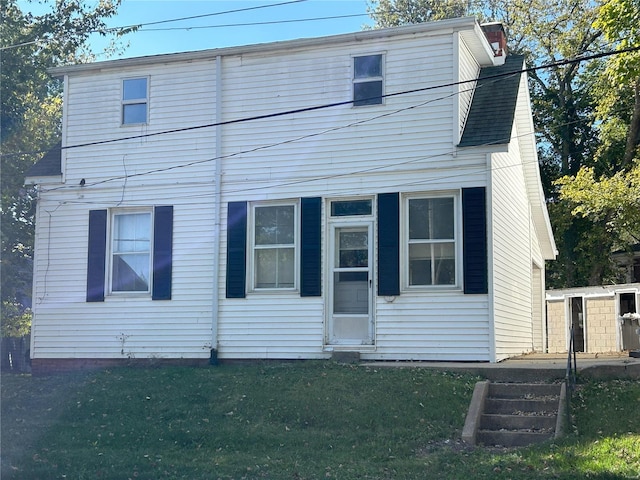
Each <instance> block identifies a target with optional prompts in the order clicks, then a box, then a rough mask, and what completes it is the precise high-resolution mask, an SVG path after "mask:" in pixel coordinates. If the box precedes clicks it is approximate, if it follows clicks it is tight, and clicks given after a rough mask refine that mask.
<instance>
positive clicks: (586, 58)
mask: <svg viewBox="0 0 640 480" xmlns="http://www.w3.org/2000/svg"><path fill="white" fill-rule="evenodd" d="M635 51H640V46H637V47H629V48H626V49H621V50H611V51H607V52H601V53H595V54H591V55H586V56H581V57H576V58H573V59H564V60H558V61H556V62H551V63H547V64H544V65H539V66H537V67H535V66H534V67H525V68H523V69H520V70H517V71H510V72H505V73H500V74H496V75H489V76H486V77H483V80H493V79H499V78H503V77H506V76H509V75H513V74H522V73H529V72H533V71H537V70H542V69H547V68H556V67H562V66H566V65H570V64H574V63H580V62H584V61H590V60H595V59H599V58H606V57H609V56H612V55H618V54H621V53H629V52H635ZM477 80H478V79H477V78H474V79H472V80H462V81H459V82H450V83H446V84H439V85H433V86H429V87H421V88H415V89H412V90H404V91H401V92H395V93H388V94H384V95H382V96H381V97H382V98H391V97H398V96H402V95H409V94H412V93H421V92H426V91H429V90H435V89H438V88H447V87H455V86H460V85H464V84H467V83H475V82H477ZM381 97H380V96H377V97H375V98H381ZM350 104H353V100H345V101H341V102H332V103H326V104H322V105H316V106H312V107H303V108H298V109H293V110H285V111H282V112H275V113H267V114H264V115H256V116H252V117H243V118H238V119H235V120H226V121H223V122H214V123H207V124H203V125H195V126H191V127H182V128H175V129H170V130H162V131H160V132H152V133H144V134H140V135H130V136H126V137H119V138H112V139H108V140H100V141H95V142H87V143H81V144H76V145H66V146H63V147H60V150H68V149H72V148H83V147H89V146H96V145H104V144H109V143H115V142H122V141H126V140H138V139H141V138H149V137H156V136H160V135H167V134H172V133H180V132H186V131H191V130H199V129H203V128H212V127H220V126H225V125H233V124H238V123H244V122H251V121H256V120H265V119H270V118H277V117H282V116H286V115H295V114H299V113H305V112H312V111H316V110H323V109H327V108H334V107H339V106H345V105H350ZM55 150H56V149H50V150H34V151H30V152H12V153H6V154H2V155H1V157H10V156H16V155H35V154H40V153H46V152H49V151H55Z"/></svg>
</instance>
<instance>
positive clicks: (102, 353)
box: [27, 18, 555, 371]
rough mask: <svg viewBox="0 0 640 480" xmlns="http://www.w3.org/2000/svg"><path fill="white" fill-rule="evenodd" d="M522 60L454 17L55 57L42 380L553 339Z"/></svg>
mask: <svg viewBox="0 0 640 480" xmlns="http://www.w3.org/2000/svg"><path fill="white" fill-rule="evenodd" d="M523 67H524V62H523V58H522V57H519V56H510V55H507V53H506V49H505V43H504V34H503V30H502V28H501V26H500V25H486V26H483V27H481V26H480V25H478V23H477V22H476V20H475V19H473V18H460V19H453V20H445V21H440V22H432V23H425V24H420V25H411V26H403V27H398V28H391V29H384V30H372V31H364V32H357V33H353V34H347V35H338V36H332V37H325V38H315V39H304V40H293V41H286V42H277V43H271V44H260V45H249V46H243V47H231V48H221V49H214V50H204V51H196V52H186V53H178V54H169V55H158V56H150V57H141V58H131V59H124V60H114V61H106V62H97V63H90V64H82V65H72V66H67V67H59V68H55V69H53V70H52V73H53V74H54V75H56V76H59V77H61V78H62V79H63V80H64V115H63V135H62V144H61V148H58V149H54V150H52V151H51V152H50V153H49V154H48V155H46V156H45V157H44V158H43V159H42V161H41V162H39V163H38V164H36V165H35V166H34V167H33V168H32V170H31V171H30V172H29V173H28V176H27V183H30V184H35V185H37V189H38V205H37V219H36V254H35V271H34V297H33V305H34V318H33V327H32V337H31V338H32V345H31V356H32V364H33V368H34V370H35V371H53V370H61V369H68V368H80V367H84V366H89V365H95V366H98V365H111V364H117V363H120V362H125V361H138V360H144V361H148V359H155V360H157V361H164V362H172V363H186V364H207V363H209V362H211V361H217V360H218V359H219V360H231V359H324V358H330V357H331V356H332V354H333V353H334V352H336V351H340V350H345V351H350V352H357V353H358V354H359V355H360V358H362V359H367V360H438V361H481V362H496V361H500V360H502V359H504V358H507V357H509V356H513V355H517V354H521V353H523V352H530V351H533V350H541V349H542V348H544V339H545V332H544V325H545V322H544V287H545V285H544V265H545V260H549V259H552V258H554V256H555V244H554V240H553V235H552V232H551V229H550V224H549V220H548V216H547V211H546V207H545V203H544V198H543V193H542V188H541V184H540V178H539V171H538V162H537V156H536V145H535V138H534V131H533V122H532V116H531V107H530V100H529V94H528V89H527V76H526V74H525V73H524V72H523V71H522V70H523Z"/></svg>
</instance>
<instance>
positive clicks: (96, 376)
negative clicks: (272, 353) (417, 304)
mask: <svg viewBox="0 0 640 480" xmlns="http://www.w3.org/2000/svg"><path fill="white" fill-rule="evenodd" d="M477 380H478V379H477V378H476V377H472V376H468V375H460V374H454V373H442V372H436V371H431V370H428V369H424V368H397V369H396V368H372V367H363V366H353V365H337V364H334V363H331V362H297V363H252V364H246V365H224V366H217V367H211V368H166V367H163V368H145V369H142V368H131V369H130V368H118V369H112V370H107V371H102V372H96V373H84V374H77V375H69V374H68V375H56V376H49V377H31V376H15V375H3V378H2V471H1V475H2V478H3V479H11V478H13V479H47V480H48V479H54V478H66V479H95V478H100V479H118V480H119V479H128V478H131V479H134V478H137V479H161V478H168V479H218V478H220V479H242V478H246V479H254V478H267V479H320V478H338V479H367V478H369V479H423V478H424V479H427V478H438V479H476V478H492V479H493V478H504V479H532V478H534V479H535V478H541V479H542V478H550V479H551V478H554V479H555V478H563V479H570V478H597V479H624V478H640V477H639V476H638V475H639V472H640V415H639V414H638V406H639V405H640V384H638V382H622V381H611V382H600V383H597V384H595V383H594V384H586V385H583V386H581V390H580V392H579V394H578V395H576V396H575V397H574V404H575V409H574V410H575V413H576V421H577V433H575V432H574V433H572V434H571V435H569V436H568V437H567V438H566V439H564V440H562V441H560V442H557V443H548V444H545V445H543V446H540V447H531V448H525V449H518V450H498V449H484V448H470V447H467V446H465V445H463V444H461V443H460V441H459V438H460V433H461V430H462V426H463V424H464V418H465V415H466V411H467V408H468V405H469V400H470V398H471V393H472V391H473V386H474V384H475V382H476V381H477Z"/></svg>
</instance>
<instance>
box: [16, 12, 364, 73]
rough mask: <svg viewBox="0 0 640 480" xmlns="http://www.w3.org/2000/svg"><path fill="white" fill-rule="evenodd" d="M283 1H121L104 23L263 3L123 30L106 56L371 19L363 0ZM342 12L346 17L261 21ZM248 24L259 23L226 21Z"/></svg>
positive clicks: (95, 41)
mask: <svg viewBox="0 0 640 480" xmlns="http://www.w3.org/2000/svg"><path fill="white" fill-rule="evenodd" d="M285 2H292V0H268V1H244V0H235V1H222V0H198V1H192V0H185V1H179V0H123V2H122V5H121V6H120V7H119V9H118V15H117V16H116V17H113V18H110V19H108V20H107V24H108V26H110V27H121V26H127V25H135V24H145V23H149V22H159V21H164V20H171V19H176V18H183V17H191V16H198V15H209V14H214V13H218V12H227V11H230V10H240V9H249V8H252V7H266V6H268V7H266V8H257V9H252V10H245V11H240V12H235V13H226V14H221V15H211V16H205V17H202V18H197V19H189V20H182V21H176V22H166V23H159V24H155V25H146V26H143V27H142V28H141V29H140V30H139V31H137V32H135V33H132V34H129V35H127V36H126V37H125V42H126V43H128V44H129V46H128V48H126V49H125V50H124V52H123V53H121V54H118V55H117V56H116V57H110V58H109V59H114V58H128V57H137V56H144V55H156V54H162V53H173V52H184V51H191V50H203V49H208V48H220V47H228V46H234V45H249V44H253V43H265V42H274V41H280V40H291V39H296V38H308V37H320V36H326V35H334V34H340V33H349V32H356V31H359V30H362V27H363V25H365V24H368V25H371V24H372V23H373V22H372V20H371V18H370V17H369V16H367V15H366V13H367V1H366V0H304V1H297V2H293V3H288V4H285V5H277V4H283V3H285ZM53 3H54V2H53V0H50V1H46V2H44V4H45V5H44V6H41V5H38V4H37V3H30V2H27V1H26V0H22V1H20V2H19V4H20V6H21V8H22V9H23V10H25V11H26V10H30V11H32V12H33V13H35V14H37V13H41V12H42V9H43V8H51V5H52V4H53ZM47 4H48V6H47ZM356 15H357V16H356ZM341 16H349V17H347V18H333V19H327V20H308V21H294V22H286V23H273V24H267V23H265V22H281V21H283V20H302V19H315V18H321V17H341ZM247 23H263V24H262V25H242V26H228V25H232V24H247ZM224 25H227V26H224ZM91 43H92V46H93V47H94V48H93V50H94V52H95V53H98V51H100V50H102V49H103V48H104V47H105V45H106V44H105V42H104V40H103V39H101V37H99V36H97V35H96V36H95V38H93V37H92V39H91ZM105 59H106V57H103V56H99V57H97V58H96V60H105Z"/></svg>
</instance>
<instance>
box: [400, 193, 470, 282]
mask: <svg viewBox="0 0 640 480" xmlns="http://www.w3.org/2000/svg"><path fill="white" fill-rule="evenodd" d="M407 201H408V205H407V207H408V208H407V210H408V212H407V213H408V222H407V224H408V235H407V238H408V267H409V268H408V274H409V279H408V280H409V281H408V285H409V286H410V287H413V286H434V285H444V286H455V285H456V271H457V265H458V263H459V261H458V260H457V259H456V256H457V255H458V247H457V239H456V230H457V227H456V218H457V215H456V198H455V197H454V196H436V197H417V198H409V199H408V200H407Z"/></svg>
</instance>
